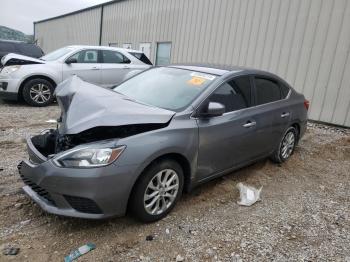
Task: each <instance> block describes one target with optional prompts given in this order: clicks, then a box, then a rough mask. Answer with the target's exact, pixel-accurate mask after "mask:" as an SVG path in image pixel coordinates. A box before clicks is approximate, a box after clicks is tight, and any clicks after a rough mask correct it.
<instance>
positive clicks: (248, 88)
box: [197, 76, 256, 179]
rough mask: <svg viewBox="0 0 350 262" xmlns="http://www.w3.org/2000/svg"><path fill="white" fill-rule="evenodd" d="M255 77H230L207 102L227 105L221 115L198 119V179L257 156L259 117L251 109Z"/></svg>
mask: <svg viewBox="0 0 350 262" xmlns="http://www.w3.org/2000/svg"><path fill="white" fill-rule="evenodd" d="M251 83H252V78H251V77H249V76H242V77H238V78H234V79H231V80H229V81H227V82H225V83H224V84H222V85H221V86H220V87H218V88H217V89H216V91H214V92H213V93H212V94H211V95H210V96H209V98H208V101H205V102H206V103H207V102H217V103H221V104H223V105H224V106H225V108H226V112H225V114H224V115H222V116H218V117H211V118H203V119H201V118H199V119H197V123H198V127H199V152H198V163H197V164H198V178H199V179H205V178H207V177H208V176H210V175H211V174H214V173H217V172H220V171H224V170H226V169H229V168H231V167H233V166H237V165H239V164H242V163H244V162H246V161H248V160H249V159H251V158H254V157H255V156H256V151H255V142H256V117H255V110H254V108H252V107H251V106H252V103H253V99H252V93H253V89H252V85H251Z"/></svg>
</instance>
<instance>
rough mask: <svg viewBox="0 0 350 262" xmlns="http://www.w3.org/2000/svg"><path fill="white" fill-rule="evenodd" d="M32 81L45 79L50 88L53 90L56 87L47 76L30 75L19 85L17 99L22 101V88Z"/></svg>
mask: <svg viewBox="0 0 350 262" xmlns="http://www.w3.org/2000/svg"><path fill="white" fill-rule="evenodd" d="M33 79H45V80H46V81H49V82H50V83H51V84H52V86H53V87H54V88H55V87H56V86H57V83H56V82H55V81H54V80H53V79H52V78H51V77H49V76H46V75H40V74H39V75H32V76H29V77H27V78H26V79H24V80H23V81H22V83H21V85H20V86H19V89H18V99H21V100H23V88H24V86H25V84H26V83H28V81H30V80H33Z"/></svg>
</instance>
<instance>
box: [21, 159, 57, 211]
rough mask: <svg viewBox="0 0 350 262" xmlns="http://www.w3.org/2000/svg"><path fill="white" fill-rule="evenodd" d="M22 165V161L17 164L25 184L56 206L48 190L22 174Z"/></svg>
mask: <svg viewBox="0 0 350 262" xmlns="http://www.w3.org/2000/svg"><path fill="white" fill-rule="evenodd" d="M22 165H23V162H20V163H19V164H18V165H17V168H18V172H19V175H20V176H21V178H22V180H23V182H24V184H26V185H27V186H29V187H30V188H31V189H32V190H33V191H34V192H35V193H37V194H38V195H39V196H41V197H42V198H44V199H46V200H47V202H48V203H49V204H50V205H52V206H56V204H55V201H54V200H53V199H52V198H51V196H50V194H49V192H47V191H46V190H45V189H44V188H42V187H40V186H38V185H37V184H36V183H34V182H33V181H31V180H30V179H29V178H27V177H25V176H24V175H23V174H21V169H22Z"/></svg>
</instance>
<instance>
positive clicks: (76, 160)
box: [53, 146, 125, 168]
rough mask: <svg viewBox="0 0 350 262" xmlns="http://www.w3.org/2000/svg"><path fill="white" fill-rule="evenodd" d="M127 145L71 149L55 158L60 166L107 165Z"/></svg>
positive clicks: (87, 166) (85, 166)
mask: <svg viewBox="0 0 350 262" xmlns="http://www.w3.org/2000/svg"><path fill="white" fill-rule="evenodd" d="M124 149H125V146H120V147H116V148H92V147H88V148H87V147H85V148H79V149H74V150H69V151H67V152H65V153H63V154H62V155H59V156H57V157H55V158H54V159H53V162H54V163H55V164H56V165H57V166H59V167H73V168H89V167H101V166H106V165H109V164H111V163H112V162H114V161H115V160H117V159H118V157H119V156H120V155H121V153H122V152H123V151H124Z"/></svg>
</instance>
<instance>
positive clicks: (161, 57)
mask: <svg viewBox="0 0 350 262" xmlns="http://www.w3.org/2000/svg"><path fill="white" fill-rule="evenodd" d="M170 55H171V43H170V42H166V43H157V55H156V65H169V64H170Z"/></svg>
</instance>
